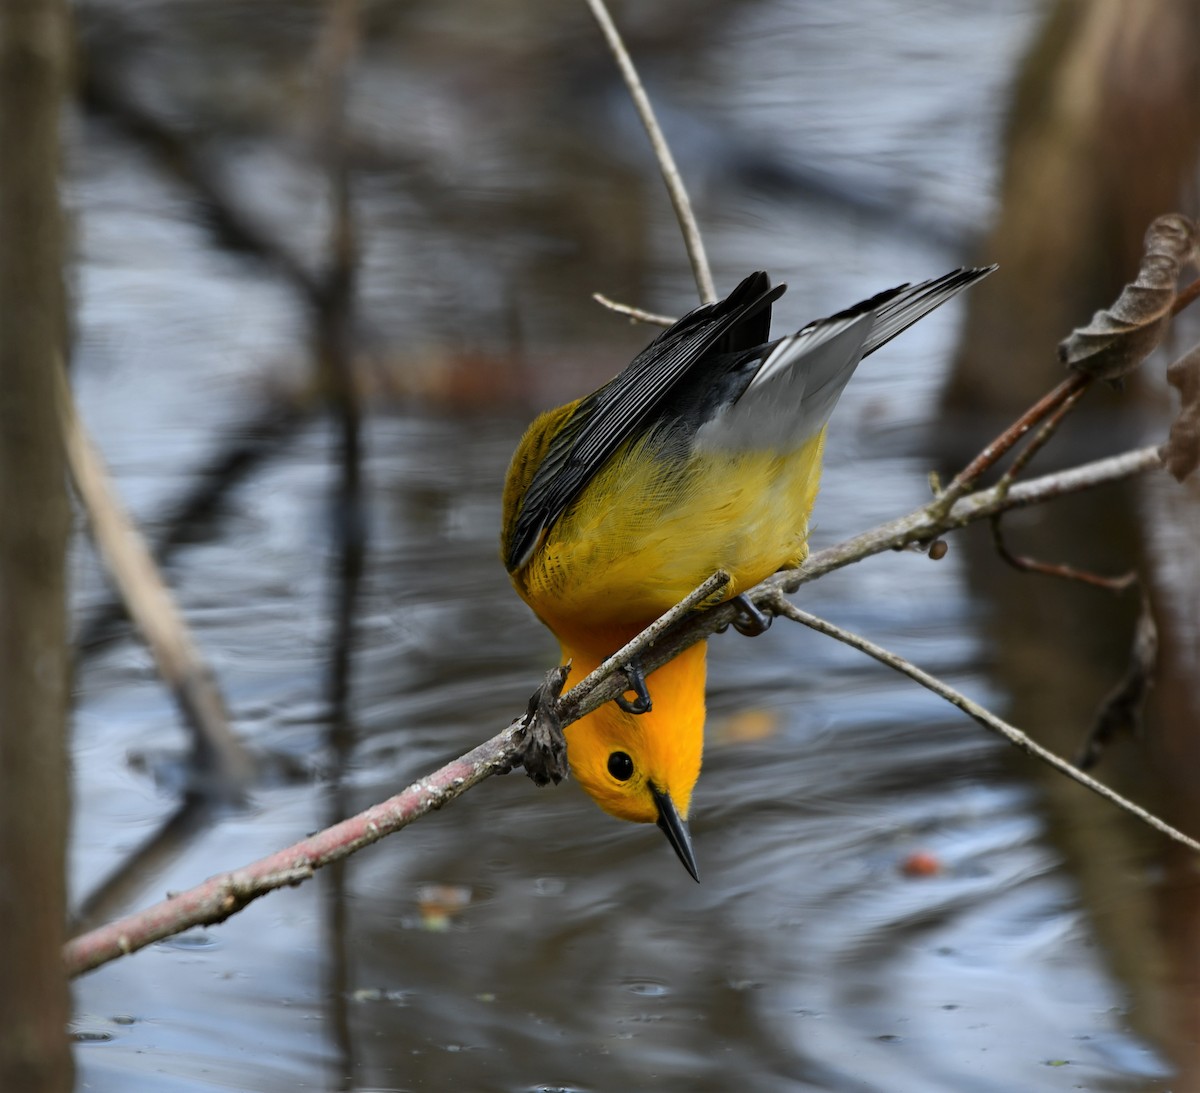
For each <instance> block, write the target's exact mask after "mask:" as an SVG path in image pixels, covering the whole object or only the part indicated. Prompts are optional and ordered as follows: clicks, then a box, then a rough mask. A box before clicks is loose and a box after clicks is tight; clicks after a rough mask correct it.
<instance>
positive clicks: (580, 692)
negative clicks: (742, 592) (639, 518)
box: [64, 448, 1165, 975]
mask: <svg viewBox="0 0 1200 1093" xmlns="http://www.w3.org/2000/svg"><path fill="white" fill-rule="evenodd" d="M1161 466H1162V462H1161V460H1160V458H1159V456H1158V452H1157V451H1156V450H1155V449H1154V448H1145V449H1141V450H1139V451H1134V452H1128V453H1126V454H1124V455H1120V456H1114V457H1112V458H1110V459H1102V460H1098V461H1096V462H1095V463H1090V464H1086V465H1084V466H1082V467H1076V468H1074V469H1073V470H1070V471H1065V472H1062V473H1060V474H1053V475H1046V476H1043V477H1042V478H1038V479H1034V480H1032V481H1030V482H1024V483H1020V484H1018V485H1016V486H1014V487H1013V488H1012V489H1010V490H1008V491H1001V490H999V489H998V488H993V489H990V490H983V491H980V492H979V493H977V494H974V495H972V496H970V497H964V498H963V499H962V500H961V501H960V502H959V503H958V504H957V505H955V506H954V508H953V509H952V510H951V511H950V512H949V513H946V514H943V515H942V516H940V517H937V516H936V514H934V515H931V509H932V507H933V506H932V505H930V506H925V507H924V508H921V509H918V510H917V511H916V512H914V513H910V514H909V515H908V516H906V517H902V518H900V519H899V520H894V521H891V522H890V523H887V524H883V525H881V526H880V527H878V528H875V529H874V530H872V531H868V532H865V533H864V534H862V535H859V536H856V537H855V538H853V539H850V540H848V541H847V542H845V543H842V544H840V545H839V546H836V547H831V548H830V549H828V550H823V551H820V552H819V553H817V554H814V555H812V556H811V557H810V558H809V559H808V561H807V562H805V564H804V565H803V566H801V567H800V568H799V569H795V570H787V571H784V572H781V573H777V574H775V575H774V576H773V577H770V578H768V579H767V580H766V581H763V582H762V583H761V584H759V585H758V586H756V588H754V589H751V590H749V592H748V593H747V595H749V596H750V597H751V598H752V599H753V600H754V601H755V602H756V603H759V604H764V605H766V606H767V607H768V608H771V609H774V608H776V604H777V603H785V604H788V612H790V611H792V610H793V608H792V607H791V605H790V603H789V602H788V601H787V600H785V599H783V595H782V594H783V592H785V591H791V590H794V589H796V588H798V587H799V586H800V585H801V584H804V583H806V582H807V581H810V580H814V579H815V578H816V577H818V576H820V575H821V574H823V573H828V572H830V571H831V570H833V569H839V568H841V567H842V566H844V565H848V564H850V563H851V562H854V561H859V560H861V559H863V558H866V557H869V556H870V555H872V554H878V553H881V552H882V551H885V550H889V549H893V548H898V547H902V546H905V545H907V544H909V543H914V542H922V541H927V540H928V539H930V538H933V537H936V535H937V533H938V532H939V531H945V530H948V529H950V528H957V527H962V526H964V525H966V524H968V523H971V522H972V521H974V520H978V519H982V518H984V517H987V516H990V515H992V513H994V512H1000V511H1004V510H1005V509H1009V508H1016V507H1019V506H1024V505H1030V504H1034V503H1036V502H1038V501H1045V500H1049V499H1051V498H1054V497H1059V496H1062V495H1064V494H1067V493H1072V492H1076V491H1078V490H1083V489H1088V488H1091V487H1093V486H1097V485H1100V484H1102V483H1105V482H1114V481H1118V480H1120V479H1123V478H1129V477H1131V476H1133V475H1135V474H1141V473H1144V472H1145V471H1147V470H1151V469H1153V468H1158V467H1161ZM726 580H727V577H726V576H725V575H724V574H723V573H716V574H713V576H712V577H710V578H709V579H708V580H707V581H705V582H704V584H702V585H701V586H700V587H699V588H697V589H696V591H695V592H693V593H692V594H691V595H690V596H688V598H687V599H686V600H685V601H684V603H683V604H681V605H680V606H677V607H675V608H672V609H671V611H669V612H667V615H666V616H664V619H666V620H667V621H661V620H660V621H659V622H656V623H654V624H652V626H651V627H649V628H648V629H647V630H646V632H645V633H643V634H640V635H638V637H637V638H635V639H634V641H633V642H631V643H630V644H629V645H627V646H626V647H625V648H623V649H621V650H620V651H619V652H618V653H616V654H615V655H614V656H612V657H610V658H609V659H608V660H607V661H605V663H604V664H603V665H602V666H601V667H600V668H599V669H597V670H596V671H595V672H593V673H592V674H591V675H589V676H588V677H587V678H586V679H585V680H584V681H583V682H582V683H580V684H578V685H577V686H576V687H574V688H573V689H572V690H571V691H569V692H568V693H567V694H565V695H563V696H562V697H561V698H560V699H559V700H558V703H557V705H556V712H557V714H558V716H559V717H560V719H561V721H562V724H563V725H564V727H565V726H566V725H568V724H569V723H571V722H572V721H575V720H578V718H580V717H582V716H584V715H585V714H588V713H590V712H591V711H592V710H594V709H596V708H597V707H599V706H601V705H602V704H603V703H605V702H608V701H611V700H612V699H613V698H614V697H616V695H618V694H620V693H621V692H622V691H623V689H624V687H625V685H626V684H625V677H624V674H623V673H622V672H621V671H620V668H621V666H622V664H624V663H626V662H628V660H629V658H630V657H631V656H633V655H634V654H640V656H639V659H640V660H641V662H642V666H643V668H644V670H645V671H646V672H647V673H649V672H652V671H654V669H656V668H659V667H661V666H662V665H663V664H665V663H666V662H667V661H668V660H670V659H671V658H673V657H675V656H677V655H678V654H679V653H680V652H682V651H683V649H685V648H687V647H689V646H691V645H694V644H695V643H696V642H698V641H703V640H704V639H705V638H707V637H708V636H709V635H711V634H713V633H715V632H716V631H718V630H720V629H723V628H724V627H725V626H727V625H728V624H729V623H730V622H731V621H732V619H733V616H734V614H735V613H736V611H737V608H736V607H735V606H734V605H732V604H729V603H724V604H720V605H718V606H717V607H714V608H712V609H710V610H707V611H703V612H699V613H692V614H690V615H689V614H687V612H688V611H689V609H691V608H694V607H696V606H699V605H701V604H703V602H704V601H705V600H707V599H709V598H711V597H712V596H713V595H715V594H716V593H717V592H719V591H720V589H721V588H722V587H724V584H725V581H726ZM523 720H524V719H523V718H518V719H517V720H515V721H513V723H512V724H510V725H509V726H508V728H507V729H505V730H504V731H503V732H501V733H499V734H498V735H497V736H494V737H492V739H490V740H488V741H486V742H485V743H483V744H481V745H480V746H479V747H477V748H475V749H474V750H473V751H471V752H468V753H467V754H466V755H464V756H462V757H461V758H459V759H456V760H454V761H453V762H451V763H449V764H447V765H446V766H444V767H442V768H441V769H440V770H438V771H435V772H434V773H433V774H430V775H428V776H427V777H425V778H422V779H421V780H420V781H418V782H415V783H413V785H411V786H410V787H409V788H408V789H406V790H405V791H404V792H403V793H400V794H398V795H397V796H395V797H392V798H390V799H389V800H387V801H384V802H383V803H382V804H378V805H375V806H373V807H371V808H369V809H367V810H366V811H364V812H361V813H359V814H358V815H357V816H354V817H352V818H351V819H349V820H345V821H343V822H342V823H340V824H337V825H336V826H334V827H331V828H328V829H326V830H325V831H321V832H319V833H318V834H316V835H314V836H312V838H309V839H304V840H302V841H300V842H298V843H296V844H295V845H294V846H291V847H289V848H288V849H286V850H282V851H279V852H278V853H276V854H272V855H270V856H268V857H266V858H262V859H260V860H259V861H257V862H255V863H253V864H251V865H248V866H246V867H245V868H243V869H238V870H234V871H232V872H229V873H223V874H220V875H219V876H216V877H213V878H211V879H210V880H208V881H206V882H205V883H204V884H202V885H199V886H198V887H196V888H193V889H190V890H189V891H187V892H185V893H182V894H179V895H176V896H173V897H171V898H169V899H167V900H165V901H163V902H162V903H159V904H156V905H154V906H153V907H150V908H147V909H145V910H143V911H140V912H136V913H134V914H132V915H128V916H126V917H125V918H122V919H120V920H118V921H117V922H114V923H110V924H109V925H108V926H104V927H101V928H100V929H97V930H93V931H91V932H90V933H87V934H84V935H81V936H80V937H77V938H75V939H74V940H73V941H71V942H70V943H69V944H68V945H67V947H66V949H65V951H64V959H65V960H66V964H67V968H68V970H69V971H70V973H71V974H73V975H78V974H82V973H83V972H86V971H89V970H91V969H93V968H96V967H99V966H100V965H101V964H103V963H106V962H107V961H109V960H114V959H116V958H117V957H119V956H122V955H125V954H127V953H131V952H134V951H135V950H137V949H140V948H143V947H145V946H146V945H149V944H151V943H153V942H154V941H158V940H160V939H162V938H164V937H169V936H170V935H172V934H175V933H179V932H181V931H182V930H185V929H188V928H189V927H191V926H196V925H204V924H210V923H215V922H221V921H223V920H224V919H226V918H228V917H229V916H230V915H231V914H233V913H234V912H235V911H237V910H239V909H240V908H242V907H244V906H245V905H246V904H247V903H250V902H251V901H252V900H254V899H257V898H258V897H259V896H262V895H264V894H265V893H266V892H268V891H270V890H271V889H272V888H278V887H282V886H284V885H294V884H299V883H301V882H302V881H304V880H306V879H308V877H310V876H311V875H312V873H313V871H314V870H316V869H318V868H320V867H321V866H323V865H327V864H329V863H330V862H333V861H337V860H340V859H341V858H344V857H346V856H347V855H348V854H351V853H353V852H354V851H356V850H360V849H362V848H363V847H364V846H368V845H370V844H371V843H373V842H376V841H377V840H379V839H381V838H382V837H383V836H384V835H388V834H391V833H392V832H394V831H398V830H399V829H400V828H402V827H405V826H407V825H408V824H410V823H411V822H412V821H413V820H415V819H418V818H419V817H420V816H423V815H425V814H426V813H427V812H430V811H432V810H433V809H436V808H440V807H441V806H442V805H444V804H447V803H448V802H449V801H451V800H453V799H454V798H455V797H457V796H459V795H460V794H461V793H464V792H466V790H467V789H469V788H470V787H471V786H473V785H475V784H477V783H478V782H481V781H483V779H485V778H487V777H488V776H489V775H492V774H498V773H502V772H503V771H507V770H510V769H511V768H512V767H513V765H514V764H515V763H517V762H519V761H520V759H521V756H522V754H523V752H524V748H525V742H524V739H523V734H524V727H523ZM1056 758H1057V757H1056ZM1058 762H1060V763H1061V762H1063V760H1058ZM1072 770H1073V768H1072ZM1077 775H1078V772H1077V771H1075V772H1073V776H1077ZM1077 780H1078V779H1077ZM1109 792H1111V791H1109ZM1148 822H1149V821H1148ZM1160 825H1161V821H1154V823H1153V826H1156V827H1159V826H1160ZM1161 826H1163V827H1165V825H1161Z"/></svg>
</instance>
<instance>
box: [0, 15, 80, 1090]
mask: <svg viewBox="0 0 1200 1093" xmlns="http://www.w3.org/2000/svg"><path fill="white" fill-rule="evenodd" d="M67 46H68V42H67V33H66V9H65V5H64V3H63V0H3V2H2V3H0V149H2V150H3V151H2V155H3V159H2V160H0V831H3V850H0V1089H3V1090H14V1091H15V1090H21V1091H22V1093H42V1091H49V1090H56V1091H57V1090H69V1089H70V1088H71V1086H72V1085H73V1078H74V1074H73V1066H72V1060H71V1053H70V1048H69V1044H68V1041H67V1033H66V1025H67V1020H68V1017H69V1006H70V997H69V994H68V991H67V983H66V978H65V975H64V973H63V968H62V956H61V950H62V944H63V941H64V929H65V926H64V923H65V907H66V884H65V850H66V837H67V821H68V787H67V756H66V746H65V721H66V701H65V699H66V690H67V656H66V613H65V579H64V563H65V556H66V546H67V535H68V529H69V520H70V511H69V508H68V501H67V493H66V480H65V464H64V458H63V452H62V443H61V438H60V434H59V427H58V415H57V413H56V411H55V401H56V398H57V394H56V390H57V388H56V382H57V376H56V369H59V368H61V367H63V359H64V355H65V340H66V322H65V307H64V289H63V277H62V261H63V224H62V214H61V210H60V207H59V200H58V167H59V111H60V106H61V102H62V95H63V85H64V81H65V71H66V61H67Z"/></svg>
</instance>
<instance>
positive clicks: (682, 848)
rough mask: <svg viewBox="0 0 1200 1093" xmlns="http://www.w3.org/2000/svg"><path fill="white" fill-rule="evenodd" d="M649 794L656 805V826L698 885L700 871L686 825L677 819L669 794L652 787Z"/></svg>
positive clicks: (677, 815) (677, 814)
mask: <svg viewBox="0 0 1200 1093" xmlns="http://www.w3.org/2000/svg"><path fill="white" fill-rule="evenodd" d="M650 792H651V793H653V794H654V803H655V804H656V805H658V826H659V827H660V828H662V832H663V834H664V835H666V837H667V842H669V843H670V844H671V847H672V848H673V849H674V851H675V853H676V854H678V855H679V860H680V861H681V862H683V867H684V869H686V870H687V871H688V872H689V873H691V875H692V880H694V881H695V882H696V883H697V884H699V883H700V871H699V869H697V868H696V855H695V854H694V853H693V852H692V836H691V835H690V834H688V827H687V823H686V822H685V821H684V820H681V819H680V818H679V813H678V812H676V811H675V803H674V802H673V801H672V800H671V797H670V794H667V793H661V792H660V791H659V790H657V789H654V787H653V786H651V789H650Z"/></svg>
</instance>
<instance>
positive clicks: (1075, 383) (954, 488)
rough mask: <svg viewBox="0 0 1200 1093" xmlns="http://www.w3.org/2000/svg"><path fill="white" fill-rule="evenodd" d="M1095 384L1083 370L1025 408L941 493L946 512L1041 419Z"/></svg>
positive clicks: (1074, 399)
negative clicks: (1083, 373)
mask: <svg viewBox="0 0 1200 1093" xmlns="http://www.w3.org/2000/svg"><path fill="white" fill-rule="evenodd" d="M1090 383H1091V380H1090V378H1089V377H1087V376H1084V375H1082V374H1080V373H1076V374H1075V375H1072V376H1068V377H1067V378H1066V379H1065V380H1063V381H1062V383H1060V384H1059V385H1058V386H1057V387H1055V388H1054V390H1052V391H1051V392H1049V394H1046V395H1043V396H1042V397H1041V398H1040V399H1038V401H1037V402H1035V403H1034V404H1033V405H1032V406H1031V407H1029V409H1028V410H1026V411H1025V413H1023V414H1022V415H1021V416H1020V417H1019V418H1017V420H1016V421H1014V422H1013V423H1012V424H1011V425H1010V426H1009V427H1008V428H1007V429H1005V430H1004V432H1002V433H1001V434H1000V435H999V436H998V437H996V439H995V440H993V441H992V442H991V443H990V444H988V445H986V446H985V447H984V448H983V450H982V451H981V452H980V453H979V454H978V455H977V456H976V457H975V458H974V459H972V460H971V462H970V463H968V464H967V465H966V466H965V467H964V468H963V469H962V470H961V471H959V472H958V474H957V475H955V477H954V480H953V481H952V482H951V483H950V485H948V486H947V487H946V488H945V490H943V491H942V493H941V494H939V496H938V503H939V505H940V506H942V507H943V508H944V509H945V510H946V511H949V510H950V508H951V507H952V506H953V505H954V503H955V502H956V501H958V500H959V498H961V497H963V496H965V495H966V493H967V492H968V491H969V490H971V489H972V488H974V486H975V483H976V482H978V481H979V479H980V478H981V477H982V476H983V474H984V472H986V471H987V470H988V469H989V468H990V467H993V466H995V464H996V462H997V461H998V460H999V459H1000V458H1001V457H1002V456H1004V454H1005V453H1006V452H1008V451H1010V450H1011V448H1012V447H1013V445H1014V444H1016V443H1017V442H1018V441H1019V440H1020V439H1021V438H1022V437H1023V436H1025V434H1026V433H1028V432H1029V430H1030V429H1032V428H1033V427H1034V426H1035V425H1037V424H1038V423H1039V422H1041V421H1043V420H1045V419H1046V418H1047V417H1048V416H1049V415H1050V414H1052V413H1053V412H1054V411H1055V410H1057V409H1058V408H1059V407H1060V406H1062V404H1063V403H1064V402H1066V401H1067V400H1068V399H1070V400H1072V403H1071V404H1072V405H1074V401H1076V400H1077V399H1078V397H1079V395H1080V394H1082V393H1083V391H1084V390H1085V389H1086V388H1087V386H1088V385H1089V384H1090Z"/></svg>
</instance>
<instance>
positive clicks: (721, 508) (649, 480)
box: [513, 430, 824, 650]
mask: <svg viewBox="0 0 1200 1093" xmlns="http://www.w3.org/2000/svg"><path fill="white" fill-rule="evenodd" d="M654 443H655V440H654V438H653V437H645V436H643V437H641V438H636V439H634V440H632V441H630V442H628V443H627V444H626V445H625V446H623V447H622V448H621V449H619V450H618V451H617V452H616V453H615V454H614V456H613V457H612V459H611V460H609V462H608V464H607V465H606V466H605V468H604V469H603V471H601V472H600V474H598V475H597V476H596V477H595V478H594V479H593V480H592V481H591V483H589V485H588V486H587V488H586V489H585V490H584V491H583V493H582V494H581V495H580V497H579V498H578V500H576V501H575V503H574V504H573V505H572V506H571V507H570V508H569V509H568V510H567V511H566V512H565V513H564V514H563V515H562V517H561V518H560V519H559V520H558V521H557V522H556V523H555V524H554V525H553V526H552V527H551V528H550V530H549V532H548V533H547V535H546V537H545V539H544V541H543V542H542V544H541V545H540V546H539V548H538V549H537V550H536V551H535V552H534V554H533V557H532V558H531V559H530V561H529V563H528V565H526V566H525V567H524V568H523V569H522V570H521V571H519V572H518V573H516V574H514V575H513V580H514V583H515V584H516V585H517V588H518V591H520V593H521V595H522V596H523V597H524V599H525V600H526V601H527V602H528V603H529V605H530V606H531V607H532V608H533V610H534V611H535V612H536V613H537V614H538V616H539V617H540V618H541V619H542V620H543V621H544V622H545V623H546V624H547V625H548V626H549V627H550V628H551V629H552V630H553V631H554V632H555V633H556V634H558V635H559V637H560V639H563V640H564V643H565V644H570V645H576V646H578V645H581V644H586V645H589V646H591V645H593V644H594V643H595V644H604V640H603V639H604V635H606V634H607V633H615V632H620V633H630V632H634V633H635V632H636V631H637V629H639V628H640V627H641V626H644V625H645V624H647V623H649V622H651V621H653V619H655V618H657V617H658V616H659V615H660V614H662V613H663V612H664V611H666V610H667V609H668V608H669V607H671V606H672V605H673V604H675V603H677V602H678V601H679V600H681V599H682V598H683V597H684V596H685V595H687V593H689V592H690V591H691V590H692V589H693V588H695V587H696V585H698V584H700V582H701V581H703V580H704V579H705V578H707V577H708V576H709V575H710V574H712V573H713V572H714V571H715V570H717V569H725V570H726V571H728V572H729V573H730V575H731V576H732V578H733V580H732V582H731V587H730V588H729V591H728V594H730V595H733V594H734V593H736V592H737V591H741V590H744V589H746V588H748V587H750V586H751V585H754V584H757V583H758V582H759V581H761V580H763V579H764V578H765V577H768V576H769V575H770V574H771V573H774V572H775V571H776V570H777V569H781V568H783V567H785V566H790V565H795V564H798V563H799V562H800V561H802V560H803V559H804V557H805V555H806V553H807V538H808V517H809V513H810V512H811V511H812V506H813V501H814V500H815V498H816V493H817V485H818V481H819V478H820V469H821V467H820V465H821V451H822V448H823V445H824V430H822V431H821V432H820V433H819V434H817V435H816V436H815V437H813V438H811V439H810V440H808V441H807V442H806V443H805V444H804V445H803V446H802V447H800V448H799V449H798V450H796V451H791V452H774V451H761V452H760V451H740V452H729V451H708V450H703V449H700V450H694V451H693V452H692V453H691V454H690V455H689V456H687V457H686V458H684V459H682V460H681V459H670V458H663V457H662V456H661V454H658V453H656V451H655V449H654ZM581 630H582V631H583V632H581ZM598 639H599V640H598ZM609 648H610V650H611V646H610V647H609Z"/></svg>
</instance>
